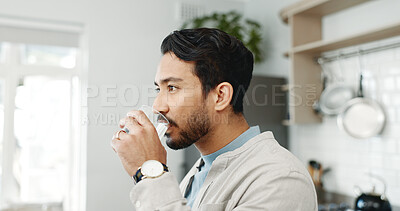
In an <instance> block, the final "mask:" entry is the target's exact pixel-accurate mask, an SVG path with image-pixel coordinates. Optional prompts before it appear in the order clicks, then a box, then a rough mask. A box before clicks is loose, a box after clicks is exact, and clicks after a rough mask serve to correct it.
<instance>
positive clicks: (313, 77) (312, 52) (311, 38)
mask: <svg viewBox="0 0 400 211" xmlns="http://www.w3.org/2000/svg"><path fill="white" fill-rule="evenodd" d="M366 2H372V0H351V1H349V0H303V1H299V2H297V3H295V4H293V5H290V6H288V7H286V8H284V9H282V10H281V13H280V15H281V18H282V20H283V21H285V22H286V23H288V24H289V27H290V29H291V30H290V31H291V49H289V51H288V52H286V53H284V56H285V57H287V58H289V60H290V62H291V70H290V75H289V87H290V89H289V114H290V120H288V121H285V122H284V124H289V125H291V124H305V123H320V122H322V118H321V116H320V115H318V114H316V112H314V109H313V107H312V105H313V104H314V102H315V101H316V100H317V99H318V98H319V96H320V95H321V92H322V81H321V66H320V65H318V64H317V63H316V62H315V61H314V60H315V58H316V57H318V56H320V54H321V53H322V52H326V51H331V50H336V49H340V48H345V47H349V46H354V45H359V44H363V43H367V42H372V41H376V40H381V39H385V38H389V37H393V36H397V35H400V23H397V24H393V25H390V26H386V27H381V28H378V29H375V30H371V31H366V32H364V33H359V34H355V35H351V36H347V37H343V38H340V39H335V40H323V39H322V18H323V16H325V15H329V14H332V13H335V12H338V11H341V10H344V9H347V8H350V7H353V6H356V5H359V4H362V3H366Z"/></svg>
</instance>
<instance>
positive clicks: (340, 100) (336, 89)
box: [314, 61, 356, 115]
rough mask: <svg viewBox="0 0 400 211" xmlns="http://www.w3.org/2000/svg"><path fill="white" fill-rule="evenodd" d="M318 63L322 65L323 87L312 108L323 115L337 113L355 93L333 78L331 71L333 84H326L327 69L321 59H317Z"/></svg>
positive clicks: (349, 87)
mask: <svg viewBox="0 0 400 211" xmlns="http://www.w3.org/2000/svg"><path fill="white" fill-rule="evenodd" d="M318 63H319V64H320V65H321V66H322V72H323V83H322V85H323V88H322V92H321V96H320V97H319V100H318V101H317V103H316V104H314V110H316V111H317V112H318V113H321V114H323V115H338V114H339V113H340V112H341V111H342V110H343V107H344V106H345V105H346V103H347V102H348V101H349V100H351V99H353V98H354V97H355V96H356V94H355V92H354V89H353V87H351V86H350V85H348V84H346V83H344V82H343V81H339V82H338V81H337V80H334V79H333V78H334V77H333V75H332V73H331V74H330V77H331V80H333V84H331V85H329V86H327V85H326V84H327V81H328V76H327V75H328V70H327V68H326V66H325V65H324V63H323V62H322V61H318Z"/></svg>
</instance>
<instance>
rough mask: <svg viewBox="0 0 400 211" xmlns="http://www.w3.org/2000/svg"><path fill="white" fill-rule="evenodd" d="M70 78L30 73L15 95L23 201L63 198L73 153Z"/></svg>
mask: <svg viewBox="0 0 400 211" xmlns="http://www.w3.org/2000/svg"><path fill="white" fill-rule="evenodd" d="M70 86H71V83H70V81H69V80H59V79H52V78H48V77H45V76H26V77H25V78H24V79H22V80H21V81H20V84H19V86H18V87H17V92H16V97H15V114H14V125H15V127H14V134H15V138H16V142H15V144H16V146H15V149H16V153H15V157H14V162H15V163H17V164H18V170H16V171H15V172H14V175H15V177H16V179H17V181H18V184H20V197H21V198H20V199H21V200H22V201H29V202H31V201H33V202H34V201H51V202H62V199H63V198H64V197H65V196H64V193H65V189H66V187H67V182H68V158H69V156H68V155H69V153H70V149H69V148H70V146H69V140H70V135H69V134H70V124H69V122H70V115H71V112H70V110H71V109H70V104H71V102H70V98H69V97H67V96H71V93H70V91H71V88H70Z"/></svg>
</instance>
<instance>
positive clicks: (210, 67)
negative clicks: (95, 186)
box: [112, 28, 317, 211]
mask: <svg viewBox="0 0 400 211" xmlns="http://www.w3.org/2000/svg"><path fill="white" fill-rule="evenodd" d="M161 51H162V54H163V56H162V58H161V61H160V64H159V67H158V70H157V74H156V77H155V85H156V87H157V91H158V92H159V93H158V95H157V97H156V99H155V102H154V104H153V107H154V109H156V110H158V111H159V112H160V113H162V114H164V115H165V116H166V118H167V119H168V120H169V122H170V124H169V128H168V130H167V132H166V136H167V145H168V146H169V147H170V148H172V149H183V148H185V147H188V146H190V145H191V144H194V145H195V146H196V148H197V149H198V150H199V152H200V153H201V159H199V160H198V161H197V163H196V164H195V165H194V166H193V168H192V169H191V170H190V171H189V173H188V174H187V175H186V177H185V178H184V179H183V180H182V182H181V184H180V187H178V183H177V181H176V179H175V178H174V176H173V174H172V173H170V172H168V169H167V167H166V164H167V160H166V151H165V149H164V148H163V146H162V144H161V142H160V140H159V138H158V136H157V132H156V130H155V128H154V127H153V126H152V124H151V122H150V121H149V120H148V119H147V118H145V114H144V113H143V112H141V111H131V112H129V113H128V115H127V117H126V118H124V119H122V120H121V122H120V127H121V128H127V129H128V130H129V134H127V133H125V132H124V131H123V130H121V131H118V132H117V133H116V134H115V135H114V139H113V140H112V147H113V149H114V150H115V151H116V152H117V154H118V156H119V157H120V159H121V162H122V164H123V166H124V168H125V170H126V171H127V172H128V174H129V175H130V176H132V177H133V178H134V180H135V183H137V184H136V185H135V186H134V187H133V189H132V191H131V201H132V203H133V204H134V205H135V207H136V210H146V211H147V210H190V209H191V210H207V211H209V210H272V211H276V210H278V211H281V210H283V211H285V210H287V211H294V210H304V211H312V210H317V200H316V193H315V189H314V186H313V183H312V181H311V178H310V176H309V174H308V172H307V170H306V169H305V168H304V166H303V165H302V163H301V162H300V161H299V160H298V159H297V158H295V157H294V156H293V155H292V154H291V153H290V152H288V151H287V150H285V149H284V148H282V147H281V146H280V145H279V144H278V143H277V142H276V140H275V139H274V137H273V134H272V132H264V133H260V130H259V128H258V127H251V128H250V127H249V125H248V124H247V122H246V120H245V118H244V116H243V97H244V94H245V91H246V90H247V88H248V86H249V83H250V80H251V77H252V71H253V55H252V53H251V52H250V51H249V50H248V49H247V48H245V47H244V45H243V44H242V42H240V41H239V40H237V39H236V38H234V37H232V36H230V35H228V34H226V33H225V32H222V31H220V30H217V29H207V28H201V29H186V30H181V31H175V32H173V33H172V34H170V35H169V36H167V37H166V38H165V39H164V41H163V43H162V45H161ZM265 118H268V117H267V116H266V117H265Z"/></svg>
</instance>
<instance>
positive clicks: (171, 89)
mask: <svg viewBox="0 0 400 211" xmlns="http://www.w3.org/2000/svg"><path fill="white" fill-rule="evenodd" d="M176 89H177V88H176V87H175V86H172V85H169V86H168V91H169V92H173V91H176Z"/></svg>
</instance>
